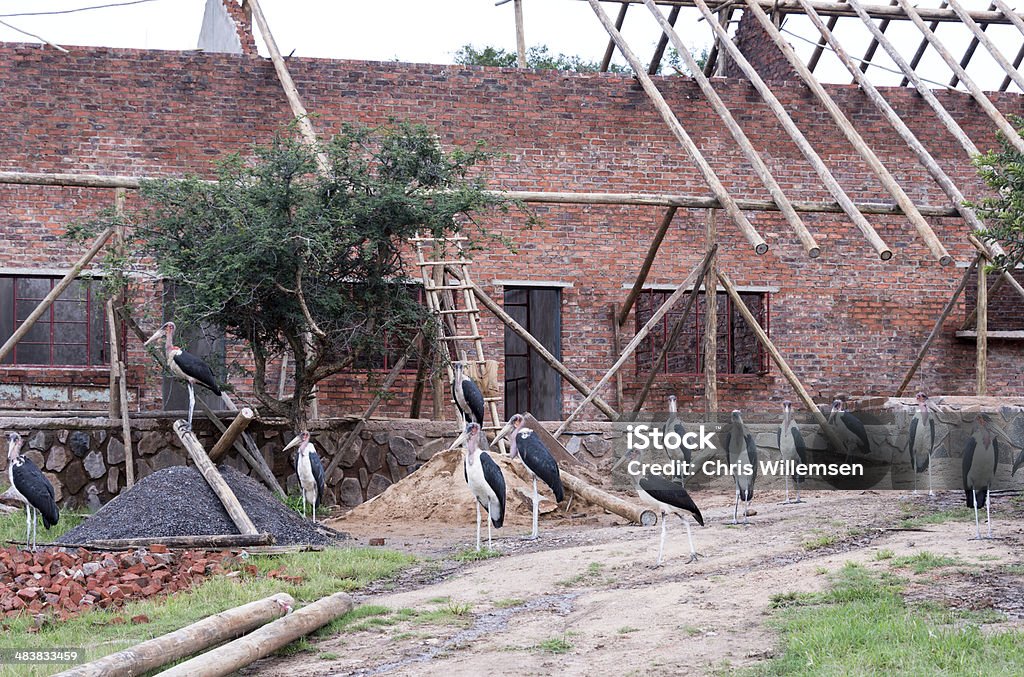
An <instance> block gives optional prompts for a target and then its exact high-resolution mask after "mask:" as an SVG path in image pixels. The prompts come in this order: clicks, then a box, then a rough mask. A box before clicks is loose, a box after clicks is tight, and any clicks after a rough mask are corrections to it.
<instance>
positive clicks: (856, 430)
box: [828, 400, 871, 459]
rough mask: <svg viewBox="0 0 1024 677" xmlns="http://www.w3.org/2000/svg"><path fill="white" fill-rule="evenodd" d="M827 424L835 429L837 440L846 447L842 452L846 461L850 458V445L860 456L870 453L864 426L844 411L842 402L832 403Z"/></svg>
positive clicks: (844, 407) (844, 406) (844, 404)
mask: <svg viewBox="0 0 1024 677" xmlns="http://www.w3.org/2000/svg"><path fill="white" fill-rule="evenodd" d="M828 422H829V424H830V425H832V426H834V427H835V428H836V432H837V434H838V435H839V439H840V440H842V442H843V446H844V447H846V448H845V449H844V450H843V451H845V452H846V457H847V459H849V457H850V446H851V445H853V447H854V448H856V449H857V453H858V455H860V456H865V455H867V454H870V453H871V444H870V443H869V442H868V432H867V430H865V429H864V424H863V423H861V421H860V419H859V418H857V417H856V416H854V415H853V414H851V413H850V412H848V411H846V403H845V402H843V401H842V400H834V401H833V402H832V411H831V412H829V415H828Z"/></svg>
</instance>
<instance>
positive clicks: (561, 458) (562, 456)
mask: <svg viewBox="0 0 1024 677" xmlns="http://www.w3.org/2000/svg"><path fill="white" fill-rule="evenodd" d="M509 416H511V414H509ZM523 425H525V426H526V427H527V428H529V429H530V430H532V431H533V432H535V433H537V436H538V437H540V441H541V442H543V443H544V446H546V447H547V448H548V451H550V452H551V455H552V456H554V458H555V461H557V462H558V463H559V464H563V463H568V464H569V465H581V464H582V462H581V461H580V460H579V459H578V458H576V457H575V456H573V455H572V454H570V453H569V452H568V451H566V449H565V447H563V446H562V443H561V442H559V441H558V440H556V439H555V438H554V436H553V435H552V434H551V433H549V432H548V429H547V428H545V427H544V426H542V425H541V424H540V421H538V420H537V419H535V418H534V417H533V414H530V413H526V414H525V415H524V416H523Z"/></svg>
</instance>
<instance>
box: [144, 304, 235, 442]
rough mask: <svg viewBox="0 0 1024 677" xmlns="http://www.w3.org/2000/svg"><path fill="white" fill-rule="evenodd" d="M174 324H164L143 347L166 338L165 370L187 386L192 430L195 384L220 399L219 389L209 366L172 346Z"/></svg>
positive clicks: (189, 420)
mask: <svg viewBox="0 0 1024 677" xmlns="http://www.w3.org/2000/svg"><path fill="white" fill-rule="evenodd" d="M174 329H175V326H174V323H173V322H165V323H164V325H163V326H162V327H160V328H159V329H157V330H156V331H155V332H154V333H153V335H152V336H150V337H149V339H148V340H147V341H146V343H145V344H144V345H147V346H148V345H150V344H152V343H153V342H154V341H156V340H157V339H159V338H160V337H161V336H163V337H166V341H165V343H164V350H165V352H166V355H167V368H168V369H170V370H171V373H172V374H174V375H175V377H177V378H178V379H179V380H181V381H184V382H185V384H186V385H188V427H189V429H190V430H191V429H192V412H193V411H194V410H195V408H196V393H195V387H194V386H195V384H196V383H198V384H200V385H202V386H203V387H205V388H207V389H208V390H209V391H210V392H212V393H213V394H214V395H216V396H218V397H220V396H221V392H220V387H219V386H218V385H217V378H216V377H215V376H214V375H213V370H212V369H210V365H208V364H206V362H204V361H203V360H202V359H200V358H198V357H196V356H195V355H193V354H192V353H187V352H185V351H184V350H182V349H181V348H179V347H178V346H176V345H174Z"/></svg>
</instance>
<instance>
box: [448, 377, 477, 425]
mask: <svg viewBox="0 0 1024 677" xmlns="http://www.w3.org/2000/svg"><path fill="white" fill-rule="evenodd" d="M452 369H453V370H454V371H455V376H454V377H453V378H452V399H453V400H455V406H457V407H458V408H459V411H460V412H461V413H462V424H463V425H465V424H466V423H479V424H480V425H483V424H484V394H483V393H482V392H481V391H480V386H478V385H477V384H476V383H475V382H474V381H473V379H471V378H470V377H469V375H467V374H466V372H465V365H463V364H462V362H456V363H454V364H453V365H452Z"/></svg>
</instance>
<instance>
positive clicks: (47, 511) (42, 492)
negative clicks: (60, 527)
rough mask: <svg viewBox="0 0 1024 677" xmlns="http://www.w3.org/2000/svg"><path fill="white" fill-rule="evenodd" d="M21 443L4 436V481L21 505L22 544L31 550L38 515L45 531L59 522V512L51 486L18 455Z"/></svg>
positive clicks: (15, 436)
mask: <svg viewBox="0 0 1024 677" xmlns="http://www.w3.org/2000/svg"><path fill="white" fill-rule="evenodd" d="M21 443H22V440H21V435H19V434H18V433H13V432H12V433H7V479H9V480H10V482H11V487H13V488H14V497H15V498H16V499H18V500H19V501H21V502H22V503H24V504H25V542H26V543H29V544H31V547H32V550H35V549H36V531H37V530H38V528H39V524H38V521H39V520H38V517H39V515H42V516H43V526H44V527H45V528H47V529H49V528H50V527H52V526H53V525H54V524H56V523H57V520H58V519H60V511H59V510H58V508H57V502H56V501H55V500H54V492H53V485H52V484H50V482H49V480H47V479H46V477H44V476H43V473H42V471H40V470H39V468H38V467H37V466H36V464H35V463H33V462H32V459H30V458H26V457H24V456H22V455H21Z"/></svg>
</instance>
